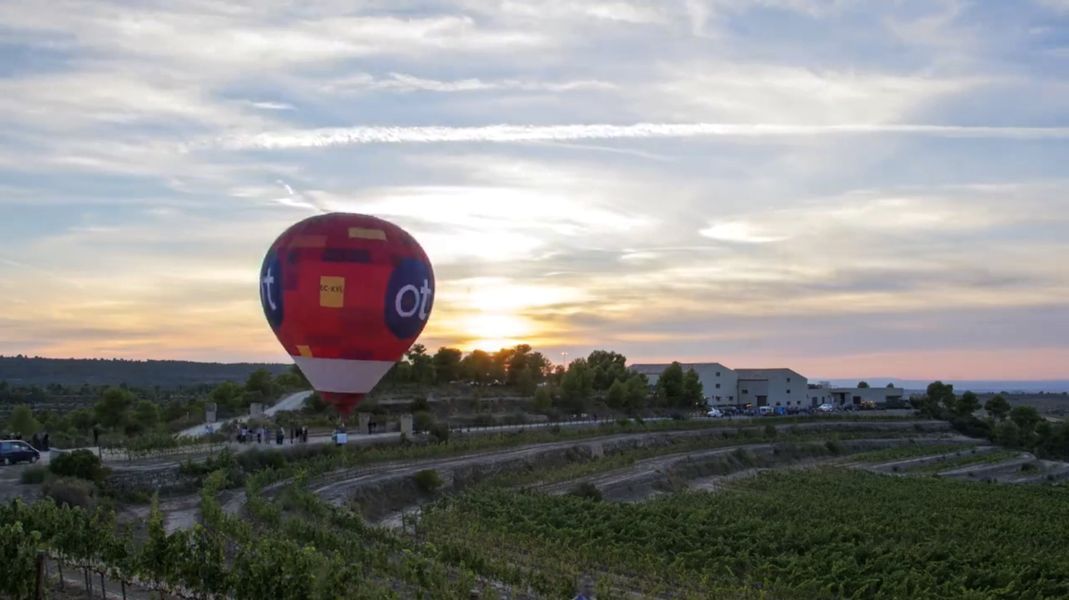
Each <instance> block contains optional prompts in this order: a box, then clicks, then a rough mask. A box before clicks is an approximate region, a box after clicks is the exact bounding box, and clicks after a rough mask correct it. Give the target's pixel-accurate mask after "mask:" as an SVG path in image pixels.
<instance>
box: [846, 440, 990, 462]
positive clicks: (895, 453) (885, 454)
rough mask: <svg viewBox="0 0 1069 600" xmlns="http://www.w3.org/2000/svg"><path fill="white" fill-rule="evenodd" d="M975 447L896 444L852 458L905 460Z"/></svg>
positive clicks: (856, 459) (855, 459) (879, 460)
mask: <svg viewBox="0 0 1069 600" xmlns="http://www.w3.org/2000/svg"><path fill="white" fill-rule="evenodd" d="M973 448H975V446H966V445H962V444H935V445H923V444H918V445H911V446H896V447H894V448H884V449H882V450H871V451H869V452H860V453H858V454H855V455H853V456H852V457H851V460H854V461H857V462H865V463H880V462H890V461H893V460H904V459H907V458H917V457H920V456H935V455H937V454H947V453H949V452H959V451H968V450H972V449H973Z"/></svg>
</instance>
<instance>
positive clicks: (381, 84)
mask: <svg viewBox="0 0 1069 600" xmlns="http://www.w3.org/2000/svg"><path fill="white" fill-rule="evenodd" d="M618 87H619V86H617V85H616V84H614V83H612V82H608V81H599V80H596V79H589V80H583V79H579V80H570V81H540V80H527V79H480V78H477V77H470V78H467V79H448V80H443V79H432V78H427V77H417V76H415V75H410V74H407V73H390V74H389V75H387V76H386V77H374V76H372V75H370V74H368V73H360V74H357V75H349V76H346V77H345V78H343V79H338V80H335V81H328V82H327V83H325V84H323V85H322V89H323V90H325V91H327V92H361V91H395V92H402V93H409V92H442V93H449V92H493V91H521V92H554V93H561V92H573V91H588V90H614V89H617V88H618Z"/></svg>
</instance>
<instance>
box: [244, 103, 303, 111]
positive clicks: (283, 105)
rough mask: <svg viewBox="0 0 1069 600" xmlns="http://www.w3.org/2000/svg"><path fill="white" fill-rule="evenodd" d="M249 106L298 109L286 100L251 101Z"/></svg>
mask: <svg viewBox="0 0 1069 600" xmlns="http://www.w3.org/2000/svg"><path fill="white" fill-rule="evenodd" d="M249 106H251V107H253V108H259V109H262V110H296V107H295V106H293V105H292V104H287V103H286V102H266V101H250V102H249Z"/></svg>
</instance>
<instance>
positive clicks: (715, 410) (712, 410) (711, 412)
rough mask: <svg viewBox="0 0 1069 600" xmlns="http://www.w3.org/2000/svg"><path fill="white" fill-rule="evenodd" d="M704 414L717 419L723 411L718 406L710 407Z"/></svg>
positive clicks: (722, 414)
mask: <svg viewBox="0 0 1069 600" xmlns="http://www.w3.org/2000/svg"><path fill="white" fill-rule="evenodd" d="M705 416H707V417H713V418H714V419H719V418H720V417H722V416H724V413H723V412H721V411H720V409H719V408H710V409H709V412H707V413H705Z"/></svg>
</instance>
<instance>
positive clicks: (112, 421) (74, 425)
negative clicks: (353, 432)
mask: <svg viewBox="0 0 1069 600" xmlns="http://www.w3.org/2000/svg"><path fill="white" fill-rule="evenodd" d="M3 383H4V382H0V386H2V384H3ZM307 387H308V383H307V381H306V380H305V379H304V377H303V375H301V373H300V371H299V370H298V369H296V367H291V368H290V369H288V370H286V371H284V372H282V373H280V374H278V375H272V373H271V372H269V371H268V370H266V369H257V370H255V371H253V372H251V373H250V374H249V375H248V377H246V379H245V382H244V383H243V384H239V383H236V382H232V381H226V382H223V383H221V384H219V385H217V386H215V387H214V388H212V387H209V386H202V387H200V388H199V389H196V390H191V391H190V392H189V393H188V394H183V395H177V397H176V396H175V395H173V394H171V393H166V392H165V393H164V394H160V393H159V390H157V389H155V388H152V389H146V388H131V387H128V386H125V385H121V386H109V387H98V388H90V391H84V393H86V394H87V395H89V394H91V395H90V396H89V398H90V400H89V402H91V404H89V405H88V406H83V407H82V408H78V409H75V410H67V411H57V410H47V409H44V410H42V409H36V410H35V408H34V406H32V405H30V404H19V405H17V406H15V407H14V409H13V410H12V411H11V413H10V414H9V415H8V417H7V419H6V421H5V422H4V423H3V428H2V429H0V435H2V436H3V437H7V436H9V435H18V436H21V437H22V438H23V439H30V437H31V436H32V435H34V434H35V433H39V432H48V433H49V435H50V437H51V443H52V444H53V445H56V446H61V447H62V446H65V445H70V444H74V445H85V444H88V443H89V442H93V443H97V442H98V441H101V440H103V441H104V442H108V441H111V442H114V441H115V440H116V439H126V438H136V437H145V436H154V435H157V436H161V437H170V435H171V432H172V431H173V430H175V429H176V428H180V427H181V426H182V425H192V424H197V423H201V422H203V420H204V410H205V405H206V404H207V403H209V402H213V403H215V404H216V407H217V416H218V417H219V418H224V417H229V416H237V415H240V414H244V413H245V412H246V411H247V410H248V407H249V405H250V404H252V403H253V402H260V403H271V402H273V401H274V400H275V399H276V398H277V397H278V395H279V394H281V393H282V392H284V391H288V390H296V389H305V388H307ZM2 389H4V388H3V387H0V390H2ZM53 389H55V388H53ZM161 396H162V397H161Z"/></svg>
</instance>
